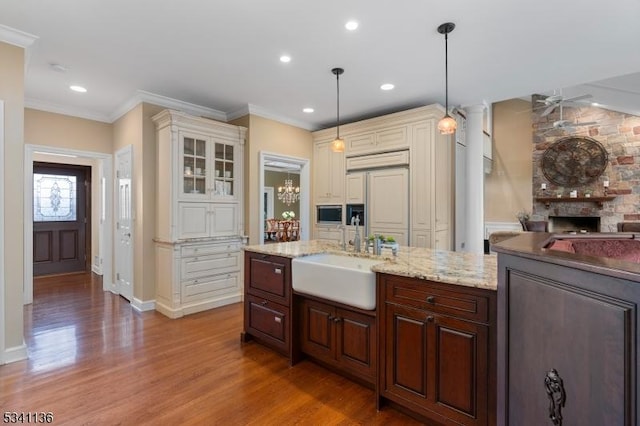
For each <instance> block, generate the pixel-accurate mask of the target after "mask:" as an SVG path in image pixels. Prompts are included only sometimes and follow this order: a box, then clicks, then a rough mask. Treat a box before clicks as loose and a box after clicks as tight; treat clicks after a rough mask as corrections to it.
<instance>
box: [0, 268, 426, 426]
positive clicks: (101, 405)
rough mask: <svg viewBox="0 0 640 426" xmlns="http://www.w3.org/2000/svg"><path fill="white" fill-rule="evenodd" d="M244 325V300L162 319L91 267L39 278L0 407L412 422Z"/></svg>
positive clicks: (111, 417) (1, 373) (154, 418)
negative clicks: (261, 341) (21, 349)
mask: <svg viewBox="0 0 640 426" xmlns="http://www.w3.org/2000/svg"><path fill="white" fill-rule="evenodd" d="M241 330H242V305H241V304H234V305H230V306H225V307H222V308H219V309H214V310H210V311H207V312H202V313H199V314H194V315H189V316H186V317H184V318H181V319H177V320H171V319H168V318H166V317H164V316H163V315H161V314H159V313H156V312H145V313H138V312H135V311H134V310H133V309H132V308H131V307H130V305H129V303H128V302H127V301H126V300H124V299H122V298H121V297H119V296H115V295H113V294H111V293H105V292H103V291H102V284H101V283H100V282H99V279H96V277H95V276H92V275H90V274H80V275H69V276H58V277H48V278H39V279H37V280H35V283H34V303H33V304H32V305H30V306H26V307H25V340H26V342H27V346H28V352H29V359H28V360H26V361H20V362H17V363H13V364H8V365H4V366H0V408H1V409H2V411H17V412H36V411H37V412H42V411H50V412H52V413H53V416H54V422H53V423H54V424H73V425H79V424H90V425H117V424H124V425H138V424H154V425H218V424H219V425H288V424H300V425H352V424H362V425H376V424H379V425H383V424H384V425H394V424H396V425H410V424H418V423H417V422H415V421H414V420H412V419H411V418H409V417H407V416H405V415H403V414H402V413H400V412H398V411H396V410H394V409H392V408H388V407H385V408H384V409H383V410H382V411H380V412H377V411H376V409H375V398H374V392H373V391H372V390H370V389H367V388H364V387H362V386H360V385H358V384H356V383H353V382H351V381H349V380H347V379H345V378H342V377H340V376H338V375H336V374H333V373H331V372H329V371H328V370H326V369H324V368H322V367H320V366H318V365H316V364H314V363H312V362H310V361H306V360H305V361H303V362H301V363H299V364H298V365H296V366H295V367H289V366H288V363H287V360H286V359H285V358H283V357H282V356H280V355H278V354H276V353H274V352H272V351H270V350H269V349H266V348H264V347H263V346H260V345H258V344H257V343H255V342H250V343H246V344H241V343H240V331H241Z"/></svg>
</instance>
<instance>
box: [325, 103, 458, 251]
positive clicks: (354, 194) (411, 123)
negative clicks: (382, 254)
mask: <svg viewBox="0 0 640 426" xmlns="http://www.w3.org/2000/svg"><path fill="white" fill-rule="evenodd" d="M443 115H444V109H443V108H442V107H441V106H439V105H430V106H425V107H420V108H415V109H412V110H408V111H402V112H398V113H394V114H389V115H386V116H382V117H376V118H372V119H368V120H363V121H359V122H356V123H350V124H346V125H343V126H341V127H340V134H341V135H342V137H343V138H344V140H345V145H346V148H345V152H344V153H343V155H344V157H343V160H342V161H344V163H343V164H344V165H343V166H341V168H343V169H344V172H343V173H341V172H340V170H339V168H332V167H331V166H330V164H331V161H330V160H329V159H328V157H329V152H330V148H329V146H328V145H329V142H328V141H330V140H331V139H333V137H334V136H335V128H331V129H324V130H319V131H317V132H314V133H313V137H314V143H315V149H314V157H313V160H314V161H313V169H314V194H313V200H314V201H315V204H343V205H345V204H360V203H363V202H366V203H367V206H366V208H367V209H368V216H369V223H368V224H367V227H368V232H369V233H370V234H372V233H374V232H375V233H382V234H384V235H392V236H394V237H396V240H398V241H401V242H402V243H401V244H404V245H407V244H408V245H411V246H415V247H428V248H439V249H447V250H451V249H453V202H454V197H453V193H454V152H453V143H454V141H453V138H452V137H451V136H443V135H440V133H439V132H438V129H437V123H438V121H439V120H440V118H442V116H443ZM335 155H337V154H335ZM399 166H402V167H399ZM391 169H394V170H402V169H403V170H404V173H406V174H407V176H406V177H404V178H400V177H398V176H396V180H395V181H393V183H389V184H387V185H386V189H384V190H380V191H377V192H375V193H369V194H366V191H365V188H367V191H369V188H370V187H371V186H370V184H369V183H368V182H367V181H366V180H365V179H371V177H370V175H371V172H373V171H378V170H391ZM362 172H369V173H368V175H369V177H366V176H365V175H366V173H362ZM345 173H346V175H345ZM339 179H343V186H344V191H343V195H342V196H337V194H339V192H338V191H336V190H335V185H336V183H335V182H338V181H339ZM388 179H389V180H388V182H391V178H388ZM403 179H404V180H403ZM388 182H387V183H388ZM403 186H404V188H402V187H403ZM382 187H384V185H382ZM329 188H331V190H329ZM401 188H402V189H404V190H401ZM328 194H336V196H335V197H329V196H328ZM367 195H368V197H367ZM329 200H330V201H329ZM314 211H315V209H314ZM376 218H381V219H380V220H378V219H376ZM315 230H316V232H315V233H314V238H319V237H320V235H321V234H323V235H325V236H326V235H327V234H328V230H321V229H320V228H319V226H318V225H317V226H316V227H315ZM333 234H334V233H333V232H331V235H333Z"/></svg>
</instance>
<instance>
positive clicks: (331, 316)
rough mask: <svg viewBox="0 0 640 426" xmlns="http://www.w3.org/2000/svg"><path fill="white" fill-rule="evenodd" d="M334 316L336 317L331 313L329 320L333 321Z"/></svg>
mask: <svg viewBox="0 0 640 426" xmlns="http://www.w3.org/2000/svg"><path fill="white" fill-rule="evenodd" d="M334 318H335V317H334V316H333V315H329V316H328V317H327V319H328V320H329V321H332V320H333V319H334Z"/></svg>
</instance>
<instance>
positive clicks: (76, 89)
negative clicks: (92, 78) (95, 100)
mask: <svg viewBox="0 0 640 426" xmlns="http://www.w3.org/2000/svg"><path fill="white" fill-rule="evenodd" d="M69 89H71V90H73V91H74V92H78V93H86V92H87V89H85V88H84V87H82V86H75V85H74V86H69Z"/></svg>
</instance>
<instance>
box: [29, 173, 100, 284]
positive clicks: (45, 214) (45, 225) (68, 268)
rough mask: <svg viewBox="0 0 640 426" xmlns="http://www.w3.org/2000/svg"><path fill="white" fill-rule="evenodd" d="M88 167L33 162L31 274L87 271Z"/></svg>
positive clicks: (89, 174) (88, 236)
mask: <svg viewBox="0 0 640 426" xmlns="http://www.w3.org/2000/svg"><path fill="white" fill-rule="evenodd" d="M90 176H91V168H90V167H86V166H76V165H66V164H54V163H41V162H34V164H33V275H34V276H39V275H49V274H64V273H71V272H85V271H87V270H88V266H87V265H88V264H89V262H88V261H87V257H88V254H89V250H88V246H89V244H90V242H89V239H90V232H89V230H90V229H91V228H90V223H89V218H88V217H87V212H89V211H91V210H90V208H89V207H88V205H89V204H90V197H89V194H88V189H87V188H90V185H89V179H90Z"/></svg>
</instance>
